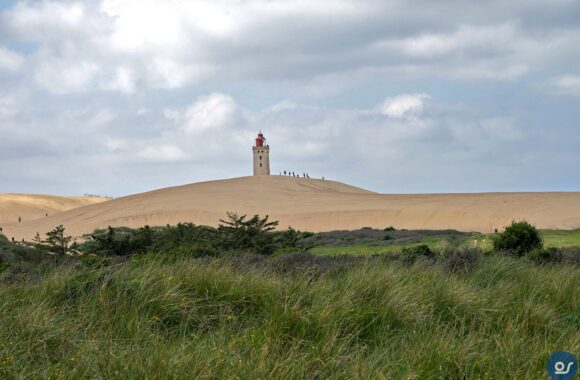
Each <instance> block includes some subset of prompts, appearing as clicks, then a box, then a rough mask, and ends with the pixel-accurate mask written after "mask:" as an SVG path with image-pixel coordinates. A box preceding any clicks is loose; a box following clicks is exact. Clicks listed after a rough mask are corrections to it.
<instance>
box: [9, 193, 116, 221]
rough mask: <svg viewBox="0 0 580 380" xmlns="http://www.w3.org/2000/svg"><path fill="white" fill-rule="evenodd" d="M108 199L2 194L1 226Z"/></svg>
mask: <svg viewBox="0 0 580 380" xmlns="http://www.w3.org/2000/svg"><path fill="white" fill-rule="evenodd" d="M106 200H108V199H105V198H97V197H57V196H53V195H35V194H0V226H5V225H7V224H11V223H18V218H19V217H20V218H22V221H24V222H26V221H30V220H34V219H39V218H45V217H46V214H48V215H49V216H50V215H53V214H57V213H59V212H63V211H67V210H71V209H73V208H77V207H82V206H86V205H91V204H95V203H101V202H104V201H106Z"/></svg>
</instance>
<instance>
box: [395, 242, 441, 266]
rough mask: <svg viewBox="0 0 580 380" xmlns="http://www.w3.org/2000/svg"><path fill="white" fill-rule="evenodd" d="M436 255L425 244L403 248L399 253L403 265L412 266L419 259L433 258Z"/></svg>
mask: <svg viewBox="0 0 580 380" xmlns="http://www.w3.org/2000/svg"><path fill="white" fill-rule="evenodd" d="M435 256H436V253H435V252H434V251H433V250H431V248H429V246H428V245H427V244H419V245H415V246H412V247H405V248H403V249H402V251H401V258H402V260H403V262H404V263H405V264H413V263H414V262H415V261H416V260H417V259H418V258H419V257H426V258H434V257H435Z"/></svg>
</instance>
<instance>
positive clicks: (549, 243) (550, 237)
mask: <svg viewBox="0 0 580 380" xmlns="http://www.w3.org/2000/svg"><path fill="white" fill-rule="evenodd" d="M540 233H541V235H542V237H543V239H544V246H545V247H548V248H549V247H555V248H564V247H580V229H577V230H540ZM493 236H494V234H488V235H479V236H476V237H475V238H474V240H475V243H474V246H476V247H478V248H481V249H483V250H491V249H492V247H493V240H492V239H493Z"/></svg>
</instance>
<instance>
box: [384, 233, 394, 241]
mask: <svg viewBox="0 0 580 380" xmlns="http://www.w3.org/2000/svg"><path fill="white" fill-rule="evenodd" d="M392 239H393V237H392V236H391V235H389V234H385V236H383V240H392Z"/></svg>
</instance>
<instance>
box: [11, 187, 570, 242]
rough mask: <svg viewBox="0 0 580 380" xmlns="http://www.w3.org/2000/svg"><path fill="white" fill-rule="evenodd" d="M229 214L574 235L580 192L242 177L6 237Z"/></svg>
mask: <svg viewBox="0 0 580 380" xmlns="http://www.w3.org/2000/svg"><path fill="white" fill-rule="evenodd" d="M227 211H234V212H238V213H240V214H250V215H253V214H260V215H266V214H269V215H270V216H271V218H272V219H274V220H279V221H280V227H281V228H286V227H287V226H289V225H290V226H292V227H294V228H297V229H300V230H308V231H313V232H318V231H330V230H337V229H356V228H360V227H364V226H368V227H374V228H384V227H387V226H394V227H396V228H399V229H401V228H406V229H456V230H460V231H479V232H491V231H493V230H494V229H495V228H498V229H501V228H502V227H504V226H506V225H507V224H509V223H510V222H511V221H512V220H519V219H526V220H528V221H530V222H531V223H533V224H535V225H536V226H537V227H539V228H554V229H573V228H579V227H580V192H574V193H481V194H422V195H385V194H377V193H373V192H370V191H366V190H363V189H359V188H356V187H352V186H348V185H345V184H342V183H339V182H334V181H329V180H326V181H322V180H317V179H306V178H291V177H281V176H266V177H241V178H233V179H227V180H219V181H210V182H200V183H194V184H191V185H185V186H178V187H172V188H166V189H161V190H156V191H151V192H147V193H142V194H136V195H132V196H128V197H123V198H118V199H115V200H111V201H108V202H104V203H99V204H93V205H88V206H84V207H80V208H76V209H72V210H69V211H65V212H62V213H60V214H56V215H53V216H49V217H47V218H42V219H37V220H32V221H26V222H23V223H21V224H17V225H14V224H13V225H9V226H5V228H4V231H5V235H6V236H8V237H14V238H16V239H22V238H24V239H31V238H32V237H33V236H34V235H35V234H36V232H39V233H40V234H44V233H45V232H46V231H48V230H50V229H52V228H54V227H55V226H57V225H60V224H62V225H64V226H65V227H66V229H67V232H68V233H69V234H71V235H73V236H75V237H79V236H82V234H83V233H88V232H92V231H93V230H94V229H96V228H106V227H107V226H127V227H140V226H143V225H150V226H158V225H166V224H176V223H178V222H192V223H195V224H205V225H212V226H216V225H217V224H218V222H219V219H220V218H224V217H225V214H226V212H227Z"/></svg>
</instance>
